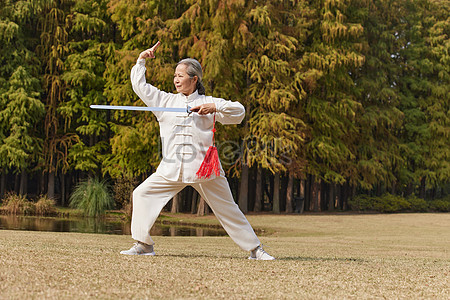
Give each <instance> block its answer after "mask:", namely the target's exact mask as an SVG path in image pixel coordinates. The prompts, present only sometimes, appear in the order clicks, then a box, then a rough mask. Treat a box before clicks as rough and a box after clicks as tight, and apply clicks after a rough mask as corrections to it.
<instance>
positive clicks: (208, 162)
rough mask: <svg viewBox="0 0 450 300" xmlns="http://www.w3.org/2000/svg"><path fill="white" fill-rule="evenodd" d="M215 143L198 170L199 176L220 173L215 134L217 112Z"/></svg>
mask: <svg viewBox="0 0 450 300" xmlns="http://www.w3.org/2000/svg"><path fill="white" fill-rule="evenodd" d="M213 122H214V123H213V129H212V132H213V138H212V142H213V145H212V146H209V148H208V151H207V152H206V155H205V159H203V162H202V165H201V166H200V168H199V169H198V171H197V173H196V174H197V177H198V178H209V177H211V175H212V174H213V172H214V173H215V174H216V176H219V175H220V162H219V153H218V152H217V148H216V143H215V141H214V135H215V133H216V114H215V113H214V121H213Z"/></svg>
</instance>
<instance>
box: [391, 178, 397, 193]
mask: <svg viewBox="0 0 450 300" xmlns="http://www.w3.org/2000/svg"><path fill="white" fill-rule="evenodd" d="M396 187H397V183H396V182H395V180H393V181H392V187H391V194H392V195H395V194H396V193H397V189H396Z"/></svg>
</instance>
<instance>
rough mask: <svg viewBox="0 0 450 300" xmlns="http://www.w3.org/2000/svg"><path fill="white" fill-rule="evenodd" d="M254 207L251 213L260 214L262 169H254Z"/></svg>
mask: <svg viewBox="0 0 450 300" xmlns="http://www.w3.org/2000/svg"><path fill="white" fill-rule="evenodd" d="M255 189H256V191H255V206H254V207H253V211H255V212H260V211H261V207H262V195H263V194H262V192H263V190H262V169H261V167H257V168H256V187H255Z"/></svg>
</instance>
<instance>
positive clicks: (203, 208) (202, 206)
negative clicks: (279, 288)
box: [197, 198, 209, 216]
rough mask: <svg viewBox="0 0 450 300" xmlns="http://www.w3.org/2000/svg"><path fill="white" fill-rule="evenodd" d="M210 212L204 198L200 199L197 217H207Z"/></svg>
mask: <svg viewBox="0 0 450 300" xmlns="http://www.w3.org/2000/svg"><path fill="white" fill-rule="evenodd" d="M208 212H209V209H208V204H206V201H205V200H204V199H203V198H200V202H199V204H198V209H197V216H205V215H207V214H208Z"/></svg>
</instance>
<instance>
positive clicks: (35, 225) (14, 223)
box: [0, 216, 226, 236]
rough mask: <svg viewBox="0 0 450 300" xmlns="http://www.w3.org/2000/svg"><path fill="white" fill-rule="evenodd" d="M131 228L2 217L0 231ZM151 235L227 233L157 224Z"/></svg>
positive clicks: (85, 220)
mask: <svg viewBox="0 0 450 300" xmlns="http://www.w3.org/2000/svg"><path fill="white" fill-rule="evenodd" d="M130 226H131V224H130V223H129V222H120V221H116V222H112V221H106V220H96V219H93V218H83V219H77V220H67V219H55V218H42V217H24V216H0V229H8V230H29V231H53V232H82V233H105V234H127V235H130V234H131V229H130ZM150 234H151V235H153V236H224V235H226V232H225V231H224V230H223V229H210V228H204V227H188V226H174V225H162V224H155V225H154V226H153V228H152V230H151V231H150Z"/></svg>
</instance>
